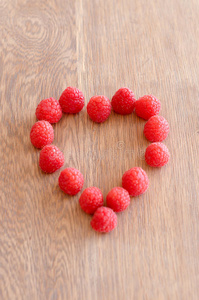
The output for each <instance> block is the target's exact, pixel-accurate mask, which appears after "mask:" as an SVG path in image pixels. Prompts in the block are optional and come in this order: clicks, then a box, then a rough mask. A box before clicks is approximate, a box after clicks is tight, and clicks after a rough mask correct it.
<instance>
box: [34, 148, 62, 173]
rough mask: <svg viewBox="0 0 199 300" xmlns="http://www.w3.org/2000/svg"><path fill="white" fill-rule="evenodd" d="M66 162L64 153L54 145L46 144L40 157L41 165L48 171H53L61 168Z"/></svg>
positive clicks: (43, 169)
mask: <svg viewBox="0 0 199 300" xmlns="http://www.w3.org/2000/svg"><path fill="white" fill-rule="evenodd" d="M63 164H64V155H63V153H62V152H61V151H60V150H59V148H57V147H56V146H54V145H47V146H45V147H44V148H43V149H42V150H41V152H40V157H39V166H40V168H41V169H42V171H44V172H46V173H53V172H55V171H57V170H58V169H60V168H61V167H62V166H63Z"/></svg>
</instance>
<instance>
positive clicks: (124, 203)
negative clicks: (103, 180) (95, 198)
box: [106, 187, 130, 212]
mask: <svg viewBox="0 0 199 300" xmlns="http://www.w3.org/2000/svg"><path fill="white" fill-rule="evenodd" d="M106 204H107V206H108V207H110V208H112V210H114V211H115V212H119V211H123V210H125V209H126V208H127V207H128V206H129V204H130V196H129V193H128V192H127V191H126V190H125V189H123V188H122V187H115V188H113V189H112V190H110V192H109V193H108V195H107V197H106Z"/></svg>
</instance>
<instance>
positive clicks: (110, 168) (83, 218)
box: [0, 0, 199, 300]
mask: <svg viewBox="0 0 199 300" xmlns="http://www.w3.org/2000/svg"><path fill="white" fill-rule="evenodd" d="M198 20H199V2H198V1H197V0H189V1H188V0H184V1H183V0H182V1H181V0H175V1H174V0H168V1H163V0H162V1H161V0H154V1H144V0H135V1H132V0H125V1H124V0H118V1H113V0H112V1H109V0H106V1H105V0H103V1H99V0H98V1H97V0H94V1H89V0H79V1H78V0H76V1H75V0H74V1H72V0H71V1H69V0H68V1H63V0H50V1H45V0H42V1H41V0H36V1H31V0H29V1H28V0H27V1H25V0H18V1H17V0H9V1H8V0H1V1H0V33H1V38H0V104H1V110H0V121H1V134H0V174H1V175H0V299H12V300H13V299H31V300H32V299H39V300H41V299H42V300H43V299H54V300H55V299H67V300H76V299H77V300H91V299H92V300H95V299H96V300H98V299H106V300H112V299H114V300H116V299H118V300H123V299H125V300H132V299H133V300H134V299H135V300H137V299H151V300H154V299H180V300H184V299H186V300H187V299H199V292H198V282H199V226H198V217H199V183H198V180H199V171H198V170H199V153H198V148H199V142H198V133H199V124H198V120H199V115H198V109H199V106H198V104H199V99H198V98H199V88H198V86H199V80H198V79H199V68H198V66H199V59H198V48H199V31H198V28H199V22H198ZM69 85H71V86H77V87H78V88H79V89H81V90H82V91H83V93H84V94H85V97H86V102H88V100H89V98H90V97H91V96H93V95H96V94H104V95H106V96H107V97H109V98H111V97H112V95H113V94H114V92H115V91H116V90H117V89H118V88H120V87H122V86H128V87H129V88H131V89H132V90H133V91H134V92H135V94H136V97H139V96H142V95H144V94H148V93H151V94H154V95H156V96H157V97H158V98H159V99H160V100H161V103H162V108H161V115H163V116H164V117H165V118H166V119H167V120H168V121H169V123H170V127H171V131H170V135H169V137H168V138H167V140H166V141H165V144H166V145H167V146H168V148H169V149H170V152H171V160H170V163H169V165H168V166H166V167H164V168H161V169H153V168H150V167H149V166H147V165H146V163H145V161H144V160H143V153H144V151H145V148H146V146H147V145H148V144H149V143H148V142H147V141H146V139H145V138H144V136H143V127H144V124H145V122H144V121H143V120H141V119H139V118H137V117H136V116H135V115H134V114H133V115H130V116H125V117H123V116H119V115H116V114H114V113H112V114H111V116H110V118H109V119H108V121H107V122H105V123H104V124H101V125H98V124H94V123H93V122H91V121H90V120H89V119H88V116H87V114H86V109H85V108H84V110H83V111H82V112H81V113H80V114H79V115H75V116H71V115H64V116H63V118H62V119H61V121H60V122H59V123H58V124H56V125H55V126H54V130H55V140H54V143H55V144H56V145H57V146H58V147H59V148H60V149H61V150H63V152H64V154H65V160H66V163H65V166H70V167H75V168H79V169H80V170H81V171H82V173H83V174H84V177H85V184H84V188H86V187H88V186H93V185H94V186H98V187H99V188H101V189H102V190H103V194H104V196H106V194H107V192H108V191H109V190H110V189H111V188H113V187H114V186H118V185H120V184H121V177H122V174H123V172H124V171H125V170H127V169H129V168H131V167H134V166H141V167H143V168H144V169H145V170H146V172H147V174H148V176H149V179H150V188H149V190H148V191H147V193H146V194H145V195H143V196H140V197H139V198H135V199H133V198H132V200H131V204H130V207H129V208H128V210H127V211H126V212H124V213H120V214H118V227H117V229H116V230H115V231H113V232H112V233H110V234H107V235H102V234H97V233H96V232H94V231H93V230H92V229H91V227H90V220H91V217H90V216H87V215H86V214H84V213H83V212H82V211H81V209H80V207H79V204H78V198H79V195H77V196H76V197H68V196H66V195H65V194H64V193H62V192H61V191H60V189H59V188H58V186H57V180H58V175H59V171H58V172H56V173H54V174H52V175H45V174H43V173H42V172H41V170H40V169H39V168H38V157H39V151H38V150H36V149H35V148H34V147H33V146H32V145H31V143H30V140H29V132H30V128H31V126H32V125H33V124H34V122H35V121H36V118H35V114H34V113H35V108H36V106H37V104H38V103H39V101H40V100H41V99H43V98H47V97H49V96H52V97H55V98H59V96H60V94H61V92H62V91H63V90H64V89H65V88H66V87H67V86H69Z"/></svg>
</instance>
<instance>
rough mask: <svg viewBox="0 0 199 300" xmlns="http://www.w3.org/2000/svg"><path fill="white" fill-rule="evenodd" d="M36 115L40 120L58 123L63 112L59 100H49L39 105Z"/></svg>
mask: <svg viewBox="0 0 199 300" xmlns="http://www.w3.org/2000/svg"><path fill="white" fill-rule="evenodd" d="M35 114H36V117H37V119H38V120H45V121H48V122H49V123H57V122H58V121H59V120H60V119H61V117H62V110H61V106H60V105H59V102H58V101H57V100H55V99H54V98H48V99H44V100H42V101H41V102H40V103H39V104H38V106H37V109H36V113H35Z"/></svg>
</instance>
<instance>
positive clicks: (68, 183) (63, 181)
mask: <svg viewBox="0 0 199 300" xmlns="http://www.w3.org/2000/svg"><path fill="white" fill-rule="evenodd" d="M58 180H59V187H60V189H61V190H62V191H63V192H64V193H66V194H68V195H76V194H77V193H79V191H80V190H81V189H82V187H83V185H84V177H83V175H82V173H81V172H80V171H79V170H77V169H74V168H66V169H64V170H63V171H62V172H61V173H60V175H59V179H58Z"/></svg>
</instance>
